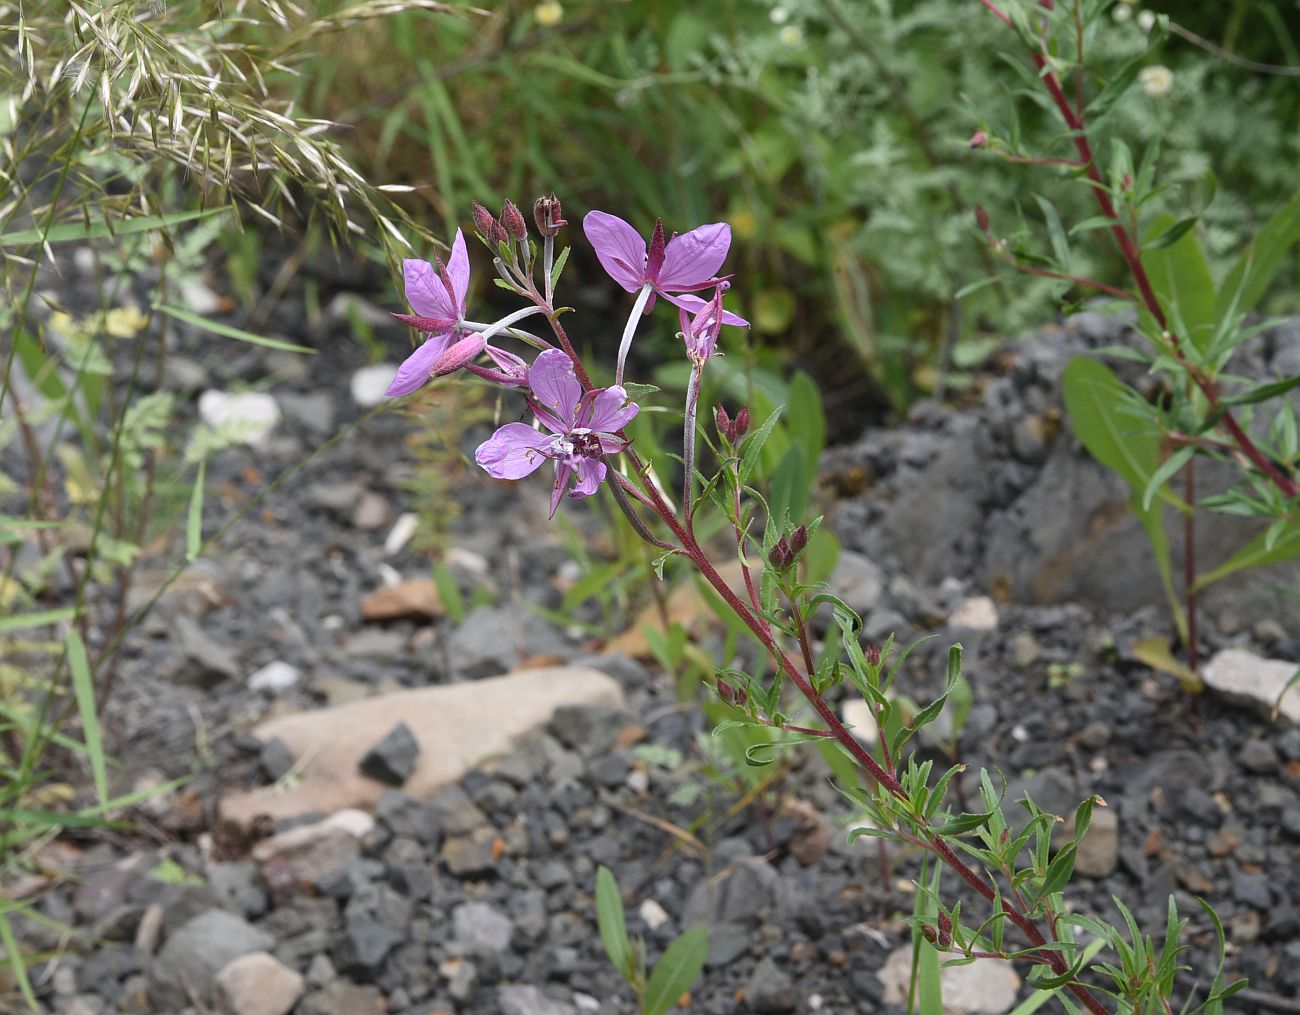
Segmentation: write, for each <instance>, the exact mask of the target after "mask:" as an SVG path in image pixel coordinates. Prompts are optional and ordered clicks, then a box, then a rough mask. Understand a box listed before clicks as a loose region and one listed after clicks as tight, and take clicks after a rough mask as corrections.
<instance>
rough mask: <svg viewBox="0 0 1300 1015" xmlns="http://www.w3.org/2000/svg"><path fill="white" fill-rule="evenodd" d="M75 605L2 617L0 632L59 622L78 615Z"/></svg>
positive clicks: (0, 619)
mask: <svg viewBox="0 0 1300 1015" xmlns="http://www.w3.org/2000/svg"><path fill="white" fill-rule="evenodd" d="M76 613H77V610H76V607H74V606H61V607H59V608H58V609H57V610H37V611H36V612H35V613H21V614H19V615H18V616H16V617H0V634H2V633H4V632H5V631H17V630H20V629H22V628H24V627H41V626H42V625H44V624H58V623H60V622H62V621H64V620H71V619H72V618H73V617H74V616H76Z"/></svg>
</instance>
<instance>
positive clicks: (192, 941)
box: [148, 909, 273, 1011]
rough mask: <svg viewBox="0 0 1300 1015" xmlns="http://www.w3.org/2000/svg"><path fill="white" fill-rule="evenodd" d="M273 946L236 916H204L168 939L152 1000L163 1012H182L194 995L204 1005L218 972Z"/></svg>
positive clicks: (156, 965)
mask: <svg viewBox="0 0 1300 1015" xmlns="http://www.w3.org/2000/svg"><path fill="white" fill-rule="evenodd" d="M272 944H273V942H272V940H271V938H270V936H269V935H267V934H265V933H263V932H262V931H261V930H258V929H257V928H256V927H254V926H252V925H251V924H249V923H247V922H245V921H244V920H241V919H240V918H239V917H237V916H235V915H234V914H232V913H227V912H225V911H224V910H220V909H211V910H208V911H207V912H205V913H201V914H199V915H198V916H196V917H194V918H193V919H191V920H189V921H188V922H186V923H185V924H184V925H183V926H181V927H180V928H179V929H178V930H176V931H175V933H173V934H172V935H171V936H170V937H168V938H167V942H166V943H165V944H164V945H163V947H162V951H160V952H159V953H158V957H157V958H156V959H154V962H153V965H152V967H151V969H150V970H149V974H148V976H149V981H148V990H149V998H150V1000H151V1001H152V1003H153V1004H154V1005H155V1006H156V1007H157V1009H158V1010H161V1011H180V1010H181V1009H182V1008H183V1007H185V1005H186V1004H188V1003H189V997H190V992H191V991H193V992H194V994H195V996H197V997H198V998H199V999H200V1000H201V1001H210V1000H211V995H212V985H213V981H214V979H215V978H216V975H217V973H218V972H220V971H221V970H222V969H224V968H225V967H226V965H227V964H228V963H230V962H231V961H232V960H234V959H237V958H239V957H240V956H241V955H247V954H249V953H250V952H264V951H267V950H268V949H269V948H270V947H271V945H272Z"/></svg>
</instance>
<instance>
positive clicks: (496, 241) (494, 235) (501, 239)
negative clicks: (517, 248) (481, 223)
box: [488, 222, 510, 250]
mask: <svg viewBox="0 0 1300 1015" xmlns="http://www.w3.org/2000/svg"><path fill="white" fill-rule="evenodd" d="M488 242H490V243H491V244H492V249H493V250H495V249H496V248H497V247H499V246H501V244H503V243H505V244H507V245H508V244H509V243H510V236H509V234H507V233H506V231H505V227H504V226H502V225H501V223H500V222H493V223H492V231H491V232H490V233H488Z"/></svg>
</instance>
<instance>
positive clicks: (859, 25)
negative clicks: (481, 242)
mask: <svg viewBox="0 0 1300 1015" xmlns="http://www.w3.org/2000/svg"><path fill="white" fill-rule="evenodd" d="M1288 3H1289V0H1272V2H1265V0H1235V2H1233V3H1224V4H1215V5H1184V4H1172V5H1170V4H1166V5H1163V6H1164V8H1165V9H1166V10H1167V13H1169V14H1170V15H1171V16H1172V17H1173V18H1174V19H1175V20H1177V19H1186V25H1185V26H1181V27H1185V29H1186V32H1185V33H1183V34H1179V33H1177V32H1176V33H1175V35H1174V37H1173V38H1172V39H1171V40H1170V42H1169V43H1168V45H1167V46H1166V48H1165V50H1164V51H1163V52H1161V53H1159V54H1155V55H1153V56H1152V57H1151V58H1150V62H1163V63H1164V64H1165V65H1166V66H1168V67H1169V68H1170V69H1171V70H1172V72H1173V82H1174V85H1173V88H1172V90H1171V91H1170V92H1169V93H1168V94H1167V95H1164V96H1157V97H1152V96H1149V95H1146V94H1144V93H1143V90H1142V88H1140V87H1135V88H1132V89H1131V90H1130V92H1129V93H1128V94H1126V95H1125V96H1124V98H1123V99H1122V100H1121V101H1120V102H1119V103H1117V104H1116V106H1115V107H1114V108H1113V110H1112V112H1111V113H1110V114H1108V115H1107V116H1106V117H1105V118H1104V122H1101V123H1098V124H1097V129H1098V132H1099V134H1100V140H1101V142H1102V146H1101V147H1102V151H1103V153H1104V152H1105V149H1106V144H1105V142H1106V137H1107V136H1108V135H1111V134H1117V135H1121V136H1123V137H1126V138H1128V139H1130V142H1132V141H1133V140H1135V139H1150V140H1155V139H1160V140H1161V141H1162V143H1163V152H1164V155H1163V158H1162V163H1161V166H1160V168H1161V171H1162V178H1163V182H1164V183H1165V184H1166V185H1168V187H1169V189H1168V190H1167V191H1165V193H1164V194H1163V195H1162V196H1161V197H1160V198H1159V199H1158V200H1159V201H1160V202H1163V203H1164V204H1165V205H1166V206H1168V207H1169V208H1170V209H1171V210H1172V211H1174V212H1175V213H1176V214H1179V215H1180V217H1181V215H1183V214H1187V213H1188V209H1189V208H1193V209H1194V208H1196V207H1199V205H1200V204H1201V203H1202V202H1203V201H1204V200H1205V198H1206V197H1207V196H1209V194H1210V193H1211V192H1213V193H1214V195H1215V196H1214V201H1213V203H1212V204H1211V206H1210V208H1209V209H1208V211H1207V212H1206V213H1205V214H1204V216H1203V217H1202V227H1203V229H1204V231H1205V240H1206V245H1207V248H1208V250H1209V253H1210V256H1211V258H1212V260H1214V261H1217V262H1218V263H1220V264H1222V263H1225V262H1226V259H1227V258H1228V257H1229V255H1230V254H1231V253H1232V252H1233V251H1235V250H1236V249H1238V248H1239V247H1240V245H1241V243H1242V241H1243V239H1244V238H1245V237H1246V236H1249V235H1251V234H1252V233H1253V230H1254V229H1255V228H1256V227H1257V226H1258V224H1259V223H1260V222H1262V221H1264V220H1265V219H1266V218H1267V217H1268V215H1269V214H1271V213H1272V211H1274V210H1275V209H1276V208H1277V206H1278V205H1279V204H1280V203H1281V202H1282V201H1283V200H1285V198H1286V197H1288V196H1289V194H1290V193H1291V191H1293V190H1294V188H1295V186H1296V183H1297V172H1296V165H1297V156H1298V155H1300V133H1298V131H1297V125H1298V124H1297V118H1298V116H1300V90H1298V89H1297V88H1296V81H1295V78H1294V77H1293V76H1287V75H1286V74H1285V73H1276V72H1265V71H1263V70H1261V69H1260V68H1258V67H1255V66H1254V65H1253V64H1252V65H1250V66H1243V65H1242V63H1244V62H1249V61H1254V62H1256V63H1259V64H1265V65H1285V66H1289V67H1291V68H1295V67H1298V66H1300V57H1298V56H1297V53H1296V46H1295V42H1294V40H1293V39H1292V38H1291V35H1290V32H1289V30H1288V28H1287V24H1288V21H1287V17H1288V15H1287V12H1286V7H1287V6H1288ZM324 6H326V7H328V4H326V5H324ZM340 6H342V4H340ZM1085 6H1088V7H1093V6H1101V7H1107V8H1110V10H1109V15H1108V16H1107V17H1103V18H1102V19H1100V22H1099V27H1098V28H1097V30H1095V31H1093V32H1092V33H1091V36H1090V38H1089V43H1088V44H1089V53H1088V60H1089V63H1090V65H1092V66H1093V67H1095V68H1096V70H1097V73H1098V77H1097V84H1096V88H1097V90H1098V91H1100V90H1101V87H1102V85H1103V83H1104V80H1105V79H1108V78H1109V77H1110V76H1111V75H1112V74H1114V73H1116V72H1118V71H1119V69H1120V68H1121V67H1122V66H1123V65H1124V64H1125V63H1126V62H1127V61H1129V60H1131V59H1132V58H1133V57H1135V56H1139V55H1140V54H1141V53H1142V51H1143V49H1144V48H1145V46H1146V30H1145V28H1144V27H1143V26H1144V23H1145V22H1146V21H1147V19H1148V17H1149V14H1144V13H1143V8H1142V7H1140V6H1138V5H1134V4H1126V3H1122V2H1121V3H1114V4H1111V3H1101V4H1098V3H1096V2H1095V0H1087V2H1086V3H1085ZM453 7H454V8H456V9H457V11H458V16H456V17H452V18H448V17H446V16H438V15H435V14H432V13H431V12H427V11H415V12H407V13H403V14H398V15H396V16H394V17H390V18H384V19H377V20H374V21H370V22H367V23H365V24H363V25H361V26H359V27H358V28H357V29H355V30H354V31H351V32H349V33H346V34H345V35H337V36H330V37H326V38H323V39H322V40H321V45H320V46H319V47H318V49H317V51H316V53H315V55H314V56H313V58H312V59H311V60H309V61H306V62H304V63H302V64H301V65H300V66H299V68H298V70H299V71H300V76H299V77H298V78H297V79H296V82H295V85H294V87H295V88H296V90H297V91H296V95H297V97H298V98H299V99H300V101H301V102H302V104H303V105H304V106H305V107H306V108H310V109H312V110H314V111H319V112H321V113H323V114H326V115H329V116H331V117H332V118H334V119H337V120H340V121H342V122H344V123H346V124H349V125H350V131H349V136H348V138H347V143H348V144H349V146H351V147H352V148H354V150H355V151H354V154H355V157H356V158H357V160H358V164H359V165H360V166H362V167H363V168H364V170H365V171H366V172H367V174H368V176H369V177H370V178H371V179H372V180H374V181H376V182H383V183H403V184H412V185H415V186H417V187H418V188H419V189H418V190H417V191H416V192H415V193H414V194H412V195H409V197H410V202H409V203H408V208H409V209H410V210H411V211H412V212H413V214H415V215H416V217H422V218H424V219H426V221H428V224H430V225H434V224H435V222H436V220H437V219H439V218H440V219H442V220H443V225H444V226H445V229H446V230H450V229H451V228H452V227H453V226H454V225H455V224H457V223H460V222H461V221H463V220H464V218H465V217H466V214H467V209H468V206H469V202H470V200H471V199H477V200H480V201H484V202H485V203H493V202H498V201H499V200H500V199H501V198H503V197H512V198H514V199H516V200H527V199H530V197H531V196H533V195H535V194H536V193H540V192H542V191H543V190H551V189H554V190H556V191H557V192H558V193H559V194H560V195H561V196H562V198H563V199H564V200H565V201H566V209H567V212H568V218H569V220H570V221H571V222H573V223H575V224H576V223H577V221H578V220H579V218H580V216H581V213H582V212H584V211H585V210H586V209H587V208H590V207H601V208H608V209H611V210H614V211H616V212H617V213H619V214H621V215H623V216H625V217H627V218H628V219H630V220H632V221H636V222H641V223H645V224H646V226H647V229H648V225H649V223H651V222H652V221H653V218H654V217H655V216H656V215H659V216H662V217H663V218H664V220H665V223H666V225H667V226H668V227H669V228H670V229H671V228H675V229H678V230H684V229H687V228H690V227H691V226H693V225H695V224H698V223H700V222H703V221H710V220H714V219H717V218H719V217H725V218H726V219H727V220H728V221H729V222H730V223H731V224H732V226H733V228H734V231H735V235H736V239H737V246H736V248H735V253H734V254H733V257H732V260H731V261H730V262H729V264H730V266H731V267H732V268H733V269H734V270H735V271H736V272H737V273H738V274H740V276H741V277H742V278H743V279H744V282H745V284H744V285H743V286H737V290H736V293H737V295H738V296H739V297H741V298H742V299H744V300H745V301H747V303H748V305H747V306H745V307H744V309H745V311H747V312H748V315H749V316H750V317H751V318H752V319H753V321H754V322H755V325H756V331H757V333H758V334H759V335H761V336H770V337H771V338H772V339H779V341H780V343H781V345H782V347H783V348H785V349H787V350H788V351H789V355H790V356H791V357H801V358H804V359H809V358H811V359H812V361H813V362H817V361H821V362H822V364H823V367H826V366H829V367H830V369H829V370H826V369H823V370H819V371H818V373H819V374H820V375H822V376H826V375H827V374H831V375H834V374H835V372H836V367H837V365H838V364H839V363H840V362H841V361H842V360H843V359H844V357H845V355H846V353H851V354H852V355H853V356H854V357H855V358H856V359H857V360H858V361H860V363H861V364H862V365H863V366H864V367H865V368H866V373H867V374H868V375H870V377H871V378H872V379H873V380H874V382H875V384H876V386H877V388H878V391H879V393H881V394H883V395H884V396H886V397H887V399H888V401H889V403H890V404H892V405H893V406H894V407H895V408H901V407H903V406H905V405H906V404H907V403H908V402H909V401H910V400H911V399H912V398H913V397H915V396H916V395H917V394H918V393H919V392H923V391H926V390H928V389H930V388H931V387H932V386H933V385H934V384H935V383H936V379H937V378H938V376H939V371H945V372H946V371H947V370H949V369H951V368H952V366H953V364H954V363H956V364H958V365H960V364H961V363H962V362H963V361H969V360H971V359H977V358H978V356H979V354H980V352H981V350H985V349H987V348H988V347H989V346H990V342H989V341H988V339H989V337H990V336H993V335H1006V334H1009V333H1012V332H1014V331H1016V330H1017V329H1020V328H1023V327H1026V326H1029V325H1032V324H1035V323H1040V322H1041V321H1042V320H1044V319H1045V318H1047V317H1048V316H1050V315H1051V314H1052V313H1053V312H1054V310H1055V309H1056V307H1057V305H1058V300H1059V297H1060V287H1059V286H1055V285H1054V284H1052V283H1050V282H1047V281H1045V280H1042V279H1033V278H1029V277H1027V276H1020V277H1016V278H1006V277H1005V275H1004V273H1002V274H1003V277H1002V278H1001V280H1000V281H999V282H998V283H997V284H994V285H991V286H988V287H985V288H982V289H979V290H978V291H976V292H972V293H970V294H969V295H966V296H964V298H962V299H960V300H959V299H958V298H957V294H958V293H960V292H961V291H962V290H963V288H964V287H967V286H969V285H970V284H971V283H972V282H975V281H978V280H979V279H981V278H984V277H988V276H991V275H994V274H1000V273H999V272H997V271H996V270H995V267H994V263H993V262H992V260H991V259H990V257H989V256H988V254H987V251H986V250H985V248H984V245H983V242H982V239H981V238H980V237H979V236H978V234H977V232H976V230H975V229H974V228H973V225H972V214H973V209H974V206H975V205H976V204H977V203H978V204H981V205H983V206H984V207H985V208H987V209H988V211H989V213H990V215H991V216H992V219H993V222H994V225H995V229H996V230H997V231H998V235H1001V236H1004V237H1007V238H1008V239H1010V240H1013V241H1014V240H1015V239H1016V237H1017V235H1025V236H1028V235H1031V234H1034V233H1037V234H1041V233H1042V229H1041V224H1042V223H1041V212H1040V211H1039V209H1038V205H1037V203H1036V201H1035V200H1034V194H1035V193H1036V192H1045V191H1048V190H1050V191H1052V192H1053V200H1054V201H1056V203H1057V205H1058V207H1060V210H1061V213H1062V217H1063V218H1066V219H1067V221H1068V220H1070V219H1073V220H1074V221H1081V220H1083V219H1085V218H1086V217H1087V216H1088V215H1089V214H1092V211H1091V208H1090V203H1089V202H1090V200H1091V199H1090V196H1089V194H1088V193H1087V190H1086V188H1085V187H1083V186H1078V187H1075V188H1073V191H1074V193H1073V200H1074V202H1075V205H1074V206H1071V205H1070V204H1069V203H1068V200H1067V201H1066V202H1064V203H1062V202H1061V200H1060V193H1061V191H1062V186H1061V183H1060V181H1054V180H1053V179H1052V176H1051V174H1052V172H1053V171H1052V170H1044V168H1043V167H1041V166H1033V165H1013V164H1010V163H1008V162H1007V161H1005V160H1003V159H1000V158H998V157H997V156H996V155H994V154H992V153H990V152H985V151H972V150H971V149H970V147H969V145H968V143H967V142H968V139H969V138H970V136H971V134H972V133H973V132H974V131H975V129H976V128H977V127H979V126H980V125H981V124H986V125H987V129H988V130H989V131H990V132H991V133H993V134H994V135H995V136H998V137H1002V138H1006V139H1008V140H1010V141H1012V142H1014V141H1015V139H1017V138H1019V137H1021V136H1025V137H1033V138H1044V137H1047V138H1055V139H1056V143H1057V144H1058V145H1061V144H1063V143H1064V141H1065V136H1064V134H1063V133H1062V131H1061V129H1060V124H1059V121H1058V120H1057V119H1056V118H1055V115H1054V114H1053V113H1052V112H1050V111H1047V110H1044V109H1043V108H1042V106H1041V105H1040V102H1041V96H1040V95H1038V94H1037V93H1034V92H1031V91H1030V90H1029V89H1028V88H1027V86H1026V83H1025V81H1024V80H1023V77H1021V76H1018V75H1016V74H1014V73H1011V72H1010V71H1009V70H1008V67H1007V66H1006V64H1007V63H1008V62H1010V63H1020V64H1021V65H1023V60H1022V59H1021V57H1020V56H1003V55H1002V54H1003V53H1004V51H1006V50H1010V51H1011V52H1013V53H1019V52H1020V50H1019V49H1017V48H1016V40H1015V38H1014V36H1013V35H1012V34H1010V33H1007V32H1006V31H1005V29H1004V28H1003V26H1001V25H1000V24H999V23H998V22H997V21H996V19H994V18H993V17H992V16H990V15H988V14H987V13H986V12H985V11H984V10H983V9H982V8H981V7H980V6H979V5H978V4H977V3H975V2H973V0H893V2H890V0H779V2H758V0H717V2H714V3H711V4H699V3H691V2H687V0H656V2H652V3H641V2H636V3H633V2H626V0H621V2H620V0H613V2H611V0H573V2H568V3H554V2H550V3H542V4H535V3H531V2H504V3H498V4H494V5H492V7H491V10H490V11H482V10H476V9H475V8H474V7H473V6H471V5H469V4H454V5H453ZM1161 9H1162V8H1161V6H1159V5H1157V6H1156V7H1155V8H1153V10H1154V11H1161ZM1291 16H1292V17H1293V16H1294V12H1292V14H1291ZM1193 37H1195V38H1197V39H1199V40H1201V41H1200V42H1199V43H1197V42H1193V41H1190V40H1191V39H1192V38H1193ZM1207 47H1208V48H1207ZM1214 47H1219V48H1221V49H1222V50H1224V51H1226V52H1227V53H1228V54H1229V56H1228V57H1227V58H1225V57H1224V56H1223V54H1222V53H1219V54H1217V55H1216V53H1212V52H1211V51H1210V49H1211V48H1214ZM1064 56H1065V55H1063V58H1064ZM1068 56H1069V57H1072V56H1073V54H1069V55H1068ZM1234 61H1235V62H1234ZM1036 154H1041V155H1045V156H1046V155H1056V156H1060V155H1062V154H1065V152H1064V151H1063V150H1060V149H1058V150H1055V151H1044V152H1040V153H1036ZM1103 161H1104V156H1103ZM1055 172H1058V173H1064V172H1066V170H1055ZM1065 189H1066V190H1067V191H1068V190H1070V189H1071V188H1068V187H1067V188H1065ZM578 246H579V247H581V246H582V244H581V243H579V244H578ZM1083 246H1086V247H1087V248H1088V249H1086V250H1084V251H1083V256H1084V258H1085V261H1084V262H1081V263H1079V264H1077V269H1078V270H1079V272H1080V273H1081V274H1085V275H1093V276H1095V277H1099V278H1101V279H1103V280H1118V279H1119V278H1120V266H1119V265H1118V263H1117V262H1115V261H1113V260H1112V259H1111V258H1112V255H1111V253H1110V251H1109V250H1108V249H1107V248H1106V245H1105V244H1104V243H1102V242H1093V243H1090V244H1084V245H1083ZM1088 260H1091V262H1092V263H1088ZM1289 276H1290V277H1291V278H1292V279H1294V277H1295V271H1294V265H1292V266H1291V268H1290V270H1289ZM1291 299H1292V303H1294V297H1292V298H1291ZM839 373H840V374H841V375H842V374H843V371H839ZM852 373H854V374H856V375H857V376H858V377H859V378H861V376H862V373H861V372H859V371H852Z"/></svg>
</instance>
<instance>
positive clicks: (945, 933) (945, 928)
mask: <svg viewBox="0 0 1300 1015" xmlns="http://www.w3.org/2000/svg"><path fill="white" fill-rule="evenodd" d="M937 944H938V945H939V947H940V948H951V947H952V917H950V916H949V915H948V914H947V913H940V914H939V940H938V942H937Z"/></svg>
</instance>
